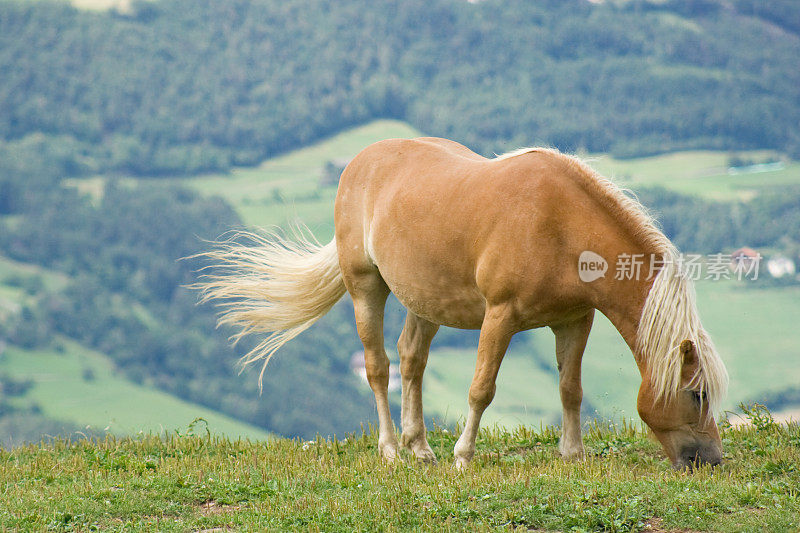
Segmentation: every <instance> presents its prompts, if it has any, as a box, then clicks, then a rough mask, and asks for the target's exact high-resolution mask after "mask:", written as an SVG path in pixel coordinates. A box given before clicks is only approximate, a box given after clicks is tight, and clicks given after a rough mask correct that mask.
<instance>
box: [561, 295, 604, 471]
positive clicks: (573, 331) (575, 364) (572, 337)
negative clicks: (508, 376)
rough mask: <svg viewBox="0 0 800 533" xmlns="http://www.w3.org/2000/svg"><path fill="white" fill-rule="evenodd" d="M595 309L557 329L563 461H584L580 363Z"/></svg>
mask: <svg viewBox="0 0 800 533" xmlns="http://www.w3.org/2000/svg"><path fill="white" fill-rule="evenodd" d="M593 319H594V310H592V311H590V312H589V313H588V314H586V315H585V316H583V317H581V318H579V319H578V320H575V321H574V322H570V323H567V324H562V325H559V326H556V327H551V329H552V330H553V333H555V336H556V360H557V361H558V390H559V392H560V393H561V406H562V408H563V418H562V423H561V440H560V441H559V443H558V449H559V451H560V452H561V456H562V457H564V458H565V459H582V458H583V440H582V439H581V400H582V399H583V389H582V388H581V360H582V359H583V351H584V349H585V348H586V341H587V339H588V338H589V331H590V330H591V329H592V320H593Z"/></svg>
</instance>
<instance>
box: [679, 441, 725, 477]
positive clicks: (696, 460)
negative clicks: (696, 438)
mask: <svg viewBox="0 0 800 533" xmlns="http://www.w3.org/2000/svg"><path fill="white" fill-rule="evenodd" d="M720 464H722V453H721V452H720V451H719V450H717V449H715V448H711V447H707V446H698V445H692V446H685V447H684V448H683V449H682V450H681V452H680V454H678V459H677V460H676V461H675V462H674V464H673V466H674V467H675V469H676V470H688V471H689V472H692V471H693V470H694V469H695V468H698V467H701V466H712V467H714V466H719V465H720Z"/></svg>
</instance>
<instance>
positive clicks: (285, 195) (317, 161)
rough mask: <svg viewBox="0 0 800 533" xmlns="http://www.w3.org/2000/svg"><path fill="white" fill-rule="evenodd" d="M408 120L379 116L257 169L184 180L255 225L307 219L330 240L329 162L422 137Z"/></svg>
mask: <svg viewBox="0 0 800 533" xmlns="http://www.w3.org/2000/svg"><path fill="white" fill-rule="evenodd" d="M419 135H420V133H419V132H418V131H417V130H415V129H414V128H412V127H411V126H409V125H408V124H406V123H404V122H399V121H395V120H378V121H375V122H370V123H369V124H366V125H364V126H361V127H358V128H354V129H351V130H348V131H346V132H343V133H341V134H339V135H336V136H334V137H331V138H330V139H327V140H325V141H322V142H320V143H317V144H314V145H312V146H309V147H307V148H302V149H300V150H295V151H293V152H290V153H288V154H285V155H282V156H279V157H276V158H273V159H269V160H267V161H265V162H264V163H262V164H261V165H259V166H258V167H255V168H237V169H235V170H233V171H232V172H231V173H230V174H227V175H211V176H204V177H199V178H192V179H191V180H190V181H182V183H185V184H187V185H189V186H191V187H193V188H195V189H196V190H198V191H200V192H202V193H203V194H207V195H218V196H222V197H223V198H225V199H226V200H228V201H229V202H230V203H231V204H232V205H233V206H234V207H235V208H236V210H237V212H238V213H239V215H240V216H241V217H242V219H243V220H244V221H245V222H246V223H247V224H250V225H255V226H261V227H269V226H286V225H287V224H288V223H290V222H295V221H298V220H299V221H301V222H302V223H304V224H305V225H307V226H308V227H309V228H310V229H311V230H312V231H313V232H314V234H315V235H316V236H317V238H318V239H319V240H320V241H322V242H326V241H327V240H330V238H331V237H332V236H333V200H334V198H335V196H336V187H335V186H331V187H324V188H323V187H319V180H320V177H321V176H322V172H323V169H324V167H325V163H327V162H328V161H334V160H349V159H352V158H353V157H354V156H355V155H356V154H357V153H358V152H360V151H361V150H362V149H364V148H365V147H366V146H368V145H370V144H372V143H374V142H376V141H379V140H382V139H388V138H410V137H418V136H419Z"/></svg>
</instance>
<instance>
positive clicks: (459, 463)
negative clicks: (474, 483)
mask: <svg viewBox="0 0 800 533" xmlns="http://www.w3.org/2000/svg"><path fill="white" fill-rule="evenodd" d="M469 463H470V460H469V459H465V458H464V457H456V462H455V463H453V468H455V469H456V470H458V471H459V472H463V471H464V470H466V469H467V467H468V466H469Z"/></svg>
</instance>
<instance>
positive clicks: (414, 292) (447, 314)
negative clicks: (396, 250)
mask: <svg viewBox="0 0 800 533" xmlns="http://www.w3.org/2000/svg"><path fill="white" fill-rule="evenodd" d="M386 281H387V284H388V285H389V288H390V289H391V290H392V292H393V293H394V295H395V296H396V297H397V299H398V300H400V303H402V304H403V305H404V306H405V307H406V309H408V310H409V311H411V312H412V313H414V314H415V315H418V316H420V317H422V318H424V319H426V320H429V321H430V322H433V323H434V324H440V325H442V326H449V327H453V328H460V329H480V327H481V324H482V323H483V315H484V312H485V310H486V303H485V301H484V300H483V298H482V297H481V296H480V295H479V294H477V293H475V294H467V293H466V291H465V293H461V294H459V293H458V292H460V291H458V292H457V293H456V294H454V293H453V292H451V291H445V292H442V291H438V290H435V288H433V287H431V288H426V287H420V286H409V285H405V284H402V283H392V282H391V281H390V280H386Z"/></svg>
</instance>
